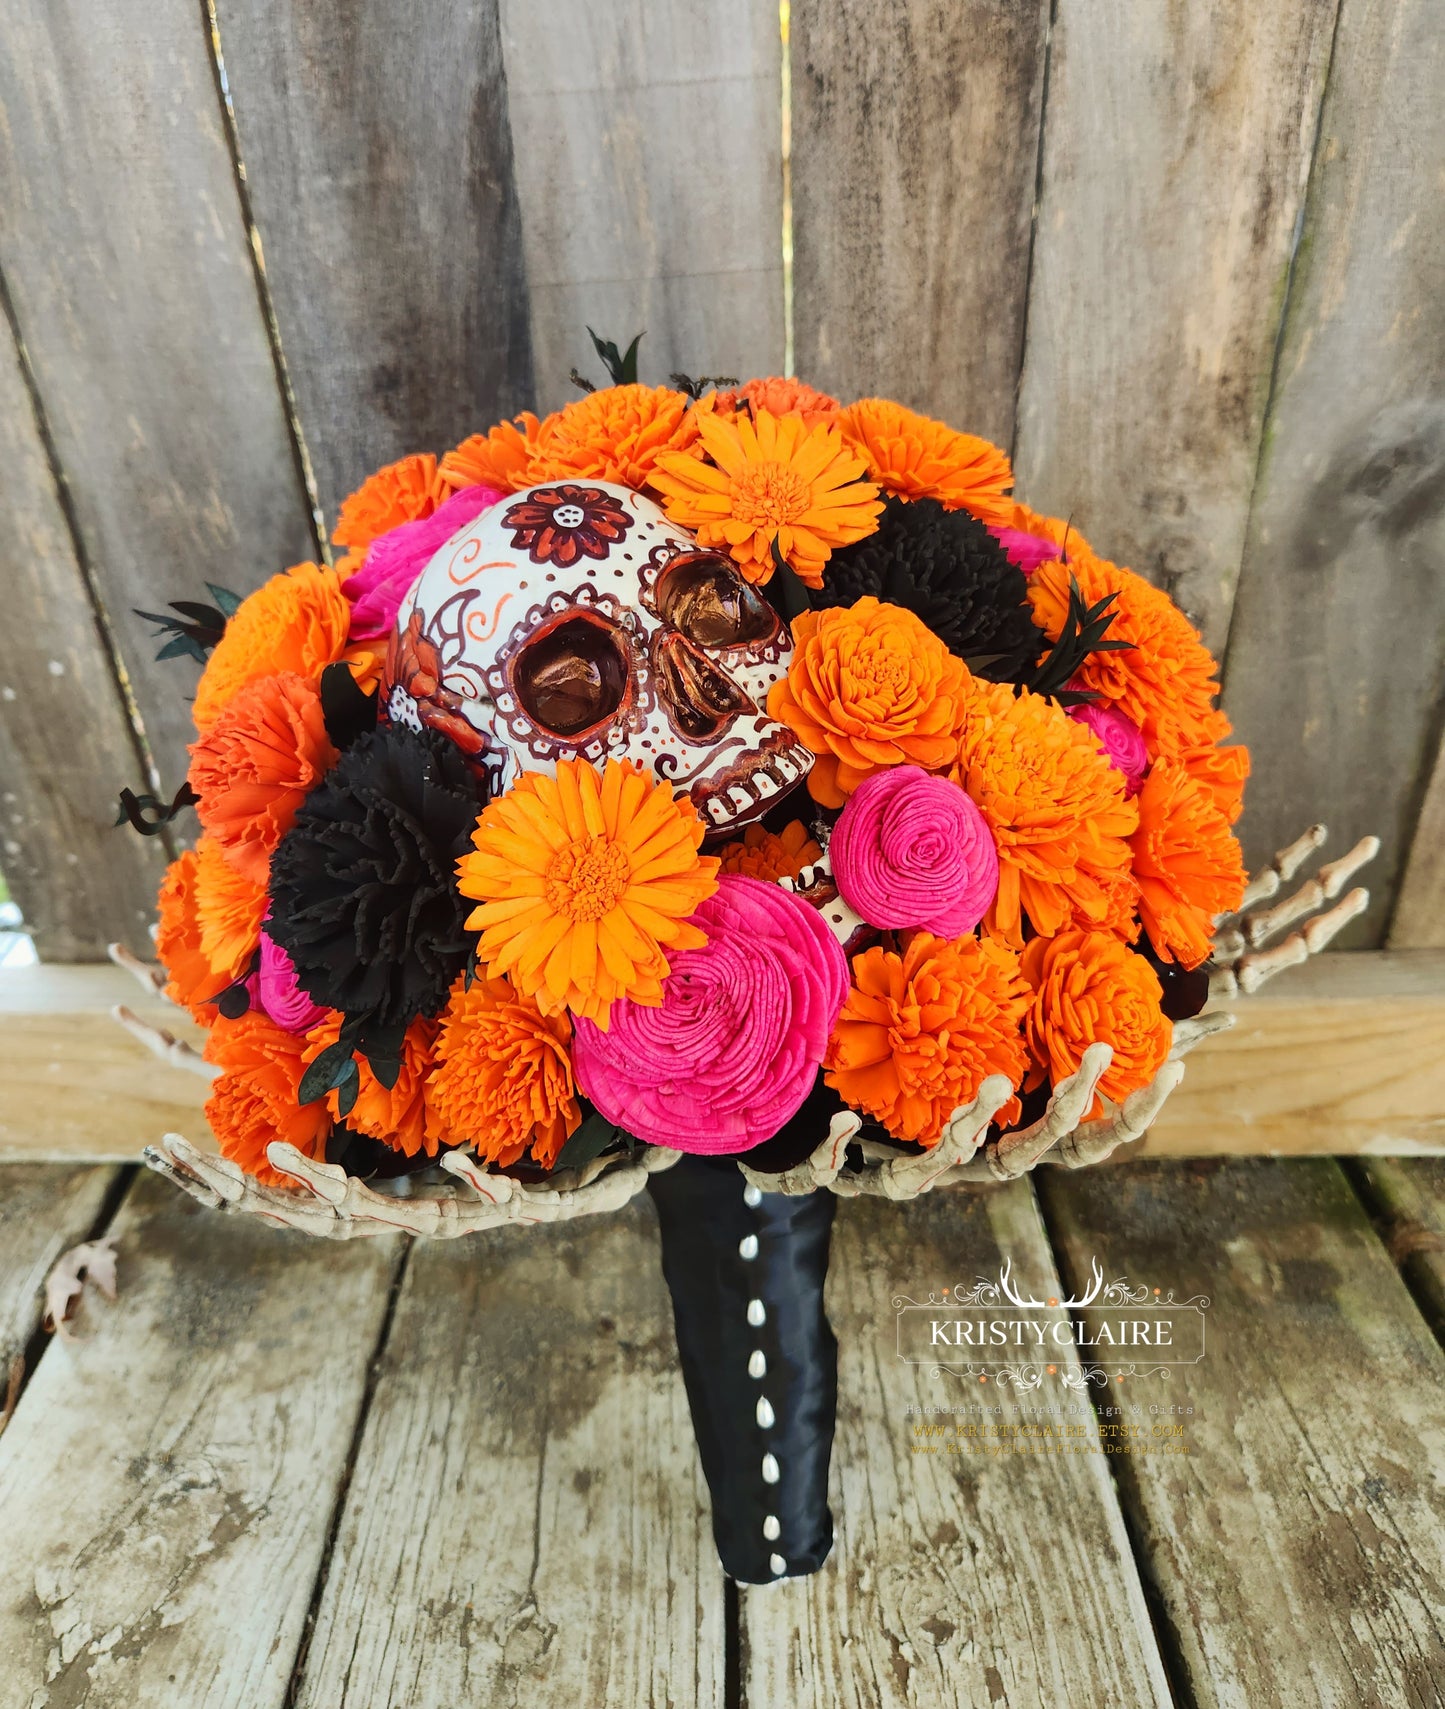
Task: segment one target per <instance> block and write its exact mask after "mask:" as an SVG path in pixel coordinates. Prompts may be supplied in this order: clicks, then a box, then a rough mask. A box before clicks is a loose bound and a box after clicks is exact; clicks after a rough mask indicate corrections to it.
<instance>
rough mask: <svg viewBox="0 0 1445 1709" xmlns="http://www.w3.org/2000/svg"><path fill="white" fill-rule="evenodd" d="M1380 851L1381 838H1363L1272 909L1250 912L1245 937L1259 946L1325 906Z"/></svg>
mask: <svg viewBox="0 0 1445 1709" xmlns="http://www.w3.org/2000/svg"><path fill="white" fill-rule="evenodd" d="M1379 852H1380V839H1379V838H1378V837H1361V838H1360V840H1359V842H1357V843H1356V844H1355V846H1354V848H1352V849H1351V850H1350V851H1349V853H1348V854H1344V855H1341V856H1340V858H1339V859H1338V860H1334V861H1330V862H1328V863H1327V864H1326V865H1324V866H1322V867H1321V868H1320V869H1319V871H1318V872H1317V873H1316V874H1315V876H1314V877H1313V878H1311V879H1310V880H1309V881H1308V882H1307V883H1305V884H1302V885H1301V886H1300V888H1299V889H1298V890H1296V891H1295V893H1294V895H1293V896H1289V897H1286V899H1285V900H1284V901H1283V902H1277V903H1276V904H1275V905H1274V907H1272V908H1261V909H1260V910H1259V911H1258V912H1256V913H1253V914H1249V915H1247V916H1246V917H1245V919H1244V921H1243V927H1244V936H1245V938H1246V939H1247V940H1248V942H1249V944H1250V945H1251V947H1253V948H1258V946H1259V945H1261V944H1264V943H1267V942H1268V941H1269V940H1270V938H1272V937H1274V936H1275V935H1276V933H1278V932H1282V931H1283V930H1284V929H1285V927H1286V926H1292V925H1293V924H1294V923H1295V921H1296V920H1302V919H1304V918H1305V917H1306V916H1307V915H1309V914H1313V913H1314V912H1315V910H1316V909H1317V908H1323V907H1324V905H1325V903H1326V902H1333V901H1334V899H1335V897H1336V896H1338V895H1339V893H1340V892H1341V891H1342V890H1343V889H1344V887H1345V885H1346V883H1347V882H1348V881H1349V880H1350V879H1351V878H1353V877H1354V875H1355V874H1356V873H1357V872H1358V871H1359V870H1360V868H1361V867H1362V866H1365V865H1367V864H1368V863H1369V862H1370V861H1372V860H1373V859H1374V858H1375V856H1376V855H1377V854H1379Z"/></svg>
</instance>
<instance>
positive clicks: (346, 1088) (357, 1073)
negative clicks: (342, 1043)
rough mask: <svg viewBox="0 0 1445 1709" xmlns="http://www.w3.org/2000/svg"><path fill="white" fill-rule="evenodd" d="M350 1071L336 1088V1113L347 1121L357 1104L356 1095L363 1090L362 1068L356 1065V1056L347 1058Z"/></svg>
mask: <svg viewBox="0 0 1445 1709" xmlns="http://www.w3.org/2000/svg"><path fill="white" fill-rule="evenodd" d="M346 1066H347V1069H348V1073H347V1074H346V1075H345V1076H344V1077H343V1079H342V1081H341V1084H340V1085H339V1086H338V1087H337V1088H336V1113H337V1115H339V1116H340V1117H341V1119H342V1121H345V1120H346V1118H347V1117H348V1116H349V1115H350V1114H351V1112H352V1110H353V1109H354V1108H355V1105H356V1095H357V1093H358V1092H360V1090H361V1070H360V1069H359V1068H358V1067H357V1066H356V1058H355V1057H354V1056H349V1057H347V1059H346Z"/></svg>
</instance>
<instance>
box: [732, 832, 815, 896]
mask: <svg viewBox="0 0 1445 1709" xmlns="http://www.w3.org/2000/svg"><path fill="white" fill-rule="evenodd" d="M719 854H720V855H721V858H722V870H723V871H724V872H734V873H740V874H741V875H742V876H743V877H744V878H761V879H763V880H765V881H766V882H767V883H770V884H776V883H777V881H778V880H779V879H780V878H796V877H797V876H798V874H799V873H800V872H801V871H802V870H803V868H804V867H805V866H812V865H813V864H814V863H815V862H816V861H820V860H822V858H823V851H822V849H820V848H819V847H818V845H817V843H815V842H814V841H813V839H812V838H811V837H810V836H809V835H808V828H807V826H806V825H804V823H803V822H802V820H801V819H794V820H793V821H792V822H791V823H790V824H787V825H784V827H783V828H782V830H781V831H778V832H776V833H775V832H773V831H765V830H764V829H763V827H762V826H761V825H749V826H748V828H747V830H746V831H744V832H743V835H742V841H741V842H735V843H728V844H726V845H725V846H724V847H723V848H722V849H721V850H719Z"/></svg>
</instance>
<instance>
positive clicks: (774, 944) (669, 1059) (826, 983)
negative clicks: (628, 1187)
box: [572, 874, 848, 1156]
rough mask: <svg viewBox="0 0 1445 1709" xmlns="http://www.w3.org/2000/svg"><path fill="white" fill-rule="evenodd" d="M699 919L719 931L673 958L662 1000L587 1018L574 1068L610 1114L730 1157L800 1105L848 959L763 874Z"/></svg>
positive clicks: (726, 893) (725, 888) (581, 1023)
mask: <svg viewBox="0 0 1445 1709" xmlns="http://www.w3.org/2000/svg"><path fill="white" fill-rule="evenodd" d="M692 923H693V924H694V925H695V926H698V927H700V928H701V929H702V930H703V931H705V932H706V933H707V943H706V945H705V946H704V947H703V948H702V949H689V950H684V951H683V952H682V953H681V954H680V955H676V956H674V957H673V958H672V971H671V972H670V973H669V974H668V976H667V978H666V979H664V980H663V982H662V1004H661V1007H659V1008H644V1007H643V1006H642V1005H641V1004H640V1003H634V1002H632V1001H631V1000H630V999H629V998H621V999H619V1000H618V1001H617V1002H615V1003H613V1005H612V1007H611V1009H610V1010H609V1011H608V1015H607V1031H606V1032H603V1031H602V1029H601V1028H600V1027H598V1026H596V1025H595V1024H594V1023H593V1022H591V1021H588V1020H582V1019H580V1018H579V1019H577V1020H576V1021H575V1022H574V1026H575V1033H574V1038H573V1049H572V1067H573V1071H574V1073H575V1074H576V1076H577V1084H578V1086H579V1087H580V1088H581V1089H582V1091H583V1093H584V1094H585V1095H586V1096H587V1097H589V1098H590V1099H591V1100H592V1102H593V1103H594V1104H596V1106H597V1108H598V1109H599V1110H600V1111H601V1112H602V1114H603V1115H604V1116H606V1118H607V1119H608V1121H610V1122H615V1123H616V1124H617V1125H618V1126H619V1127H621V1128H625V1129H626V1130H627V1132H628V1133H632V1134H636V1136H637V1137H638V1138H639V1139H645V1140H647V1141H649V1142H650V1143H651V1144H654V1145H666V1146H671V1147H672V1148H673V1150H675V1151H693V1152H700V1153H703V1154H706V1155H713V1156H719V1155H723V1154H725V1153H728V1152H735V1151H747V1150H748V1149H749V1148H750V1147H751V1146H754V1145H759V1144H761V1142H762V1141H763V1140H765V1139H770V1138H771V1137H772V1136H773V1135H774V1134H775V1133H776V1132H777V1131H778V1129H779V1128H780V1127H782V1125H783V1123H784V1122H786V1121H788V1120H789V1119H790V1118H791V1117H792V1116H794V1115H796V1114H797V1112H798V1110H799V1108H800V1107H801V1105H802V1103H803V1100H804V1099H805V1098H806V1097H807V1096H808V1093H809V1092H810V1091H812V1089H813V1083H814V1080H815V1079H816V1078H817V1073H818V1068H819V1065H820V1064H821V1062H822V1060H823V1052H824V1050H825V1049H826V1048H827V1044H828V1035H829V1034H830V1033H831V1032H832V1030H833V1023H834V1022H835V1021H836V1020H837V1018H838V1011H839V1010H840V1009H841V1008H842V1006H843V999H844V997H845V996H846V995H847V992H848V966H847V963H846V961H845V960H844V959H843V951H842V950H841V949H840V948H839V946H838V941H837V939H836V938H835V937H834V936H833V934H832V933H831V932H830V931H829V930H828V927H827V926H826V925H825V924H824V921H823V918H822V916H821V915H820V914H819V913H817V912H816V910H814V909H813V908H810V907H809V906H808V904H807V903H806V902H804V901H801V900H800V899H799V898H798V897H796V896H794V895H791V894H790V893H789V892H788V891H786V890H780V889H779V888H778V886H777V885H776V884H766V883H764V882H763V881H762V880H761V879H758V878H744V877H742V876H741V875H734V874H725V875H724V876H723V877H722V878H720V879H719V880H718V887H717V891H716V892H715V894H713V895H712V896H710V897H709V898H708V899H707V901H706V902H704V903H703V904H702V906H701V907H700V908H699V909H698V910H697V912H696V913H695V914H694V915H693V916H692Z"/></svg>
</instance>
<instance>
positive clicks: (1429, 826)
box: [1389, 740, 1445, 949]
mask: <svg viewBox="0 0 1445 1709" xmlns="http://www.w3.org/2000/svg"><path fill="white" fill-rule="evenodd" d="M1389 947H1390V948H1391V949H1445V740H1442V741H1441V742H1439V743H1438V744H1437V746H1436V751H1435V763H1434V765H1433V766H1432V767H1431V770H1430V775H1429V778H1428V779H1427V781H1426V785H1425V795H1424V800H1423V801H1422V803H1421V806H1420V817H1419V819H1418V820H1417V821H1416V823H1415V836H1414V839H1413V841H1412V842H1411V844H1410V858H1409V860H1408V862H1407V863H1406V865H1405V870H1404V874H1403V876H1402V877H1401V879H1400V894H1399V898H1398V900H1397V901H1396V903H1395V913H1394V917H1393V918H1392V919H1391V921H1390V939H1389Z"/></svg>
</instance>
